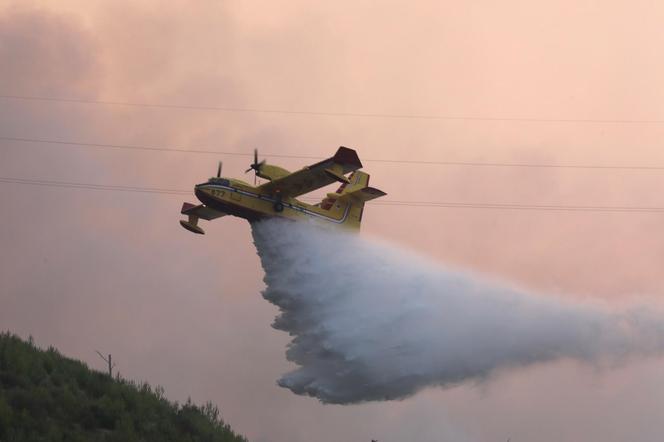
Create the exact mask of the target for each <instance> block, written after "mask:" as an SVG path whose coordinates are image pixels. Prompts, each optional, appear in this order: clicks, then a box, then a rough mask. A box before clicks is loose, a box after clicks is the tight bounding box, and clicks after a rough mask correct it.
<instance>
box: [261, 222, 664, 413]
mask: <svg viewBox="0 0 664 442" xmlns="http://www.w3.org/2000/svg"><path fill="white" fill-rule="evenodd" d="M252 230H253V235H254V242H255V244H256V247H257V250H258V253H259V256H260V258H261V261H262V264H263V268H264V269H265V279H264V280H265V283H266V286H267V287H266V289H265V290H264V292H263V296H264V297H265V299H267V300H268V301H270V302H272V303H274V304H275V305H277V306H278V307H279V308H280V311H281V312H280V315H279V316H277V318H276V319H275V322H274V324H273V326H274V327H275V328H277V329H279V330H283V331H286V332H288V333H289V334H290V335H291V336H293V340H292V341H291V343H290V344H289V348H288V351H287V353H286V356H287V358H288V359H289V360H290V361H292V362H294V363H295V364H297V365H298V368H297V369H296V370H294V371H292V372H290V373H287V374H285V375H284V376H283V377H282V378H281V379H280V380H279V381H278V383H279V385H281V386H282V387H285V388H289V389H290V390H292V391H293V392H294V393H297V394H304V395H310V396H314V397H316V398H318V399H319V400H321V401H322V402H326V403H339V404H348V403H357V402H363V401H376V400H391V399H402V398H405V397H408V396H410V395H412V394H414V393H416V392H417V391H418V390H421V389H422V388H425V387H428V386H449V385H454V384H458V383H460V382H463V381H466V380H472V379H481V378H484V377H486V376H488V375H490V374H491V373H492V372H494V371H495V370H497V369H501V368H508V367H516V366H523V365H527V364H533V363H537V362H545V361H550V360H554V359H558V358H573V359H578V360H583V361H591V362H601V361H604V360H610V361H615V360H622V359H623V358H624V357H625V356H630V355H637V354H653V353H658V352H660V351H661V350H662V349H664V326H663V325H662V324H664V322H662V321H660V320H659V317H658V316H656V315H654V314H648V313H647V312H645V311H630V312H623V313H610V312H608V311H605V310H602V309H599V308H593V307H589V306H582V305H575V304H571V303H565V302H562V301H560V300H556V299H549V298H546V297H543V296H538V295H536V294H529V293H525V292H523V291H519V290H515V289H511V288H508V287H505V286H501V285H499V284H493V283H489V282H487V281H485V280H482V279H481V278H479V277H477V276H474V275H472V274H470V273H464V272H459V271H450V270H446V269H445V268H442V267H441V266H440V265H438V264H436V263H432V262H430V261H428V260H426V259H425V258H422V257H418V256H415V255H414V254H412V253H409V252H405V251H403V250H401V249H399V248H397V247H395V246H388V245H385V244H378V243H374V242H372V241H369V240H366V239H362V237H361V236H360V235H353V234H345V233H340V232H331V231H328V230H323V229H321V228H317V227H313V226H310V225H307V224H304V223H295V222H282V221H277V220H270V221H264V222H260V223H256V224H254V225H253V226H252Z"/></svg>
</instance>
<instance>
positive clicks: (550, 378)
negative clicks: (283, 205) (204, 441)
mask: <svg viewBox="0 0 664 442" xmlns="http://www.w3.org/2000/svg"><path fill="white" fill-rule="evenodd" d="M663 18H664V10H663V9H662V8H661V7H660V6H659V5H656V4H652V3H650V2H611V3H605V4H602V5H600V4H594V3H583V4H581V3H579V2H574V1H568V2H556V3H549V4H543V3H529V4H523V2H507V3H505V2H503V3H501V4H500V5H498V4H493V3H491V2H480V3H473V4H456V3H453V2H422V3H418V4H417V5H407V4H404V3H401V2H387V3H384V4H383V5H382V6H381V7H380V8H377V7H376V4H375V2H362V1H360V2H352V3H349V2H336V3H326V4H311V3H310V2H291V3H289V4H273V3H269V2H253V1H247V2H241V3H238V2H218V1H216V0H215V1H202V2H197V3H196V4H195V5H192V3H191V2H188V1H176V2H169V4H168V5H165V4H163V2H157V1H150V0H142V1H132V2H113V3H108V2H104V1H78V0H63V1H59V2H39V1H35V2H22V1H21V2H7V1H5V2H0V60H1V61H2V62H1V63H0V91H1V92H2V93H3V94H4V95H46V96H54V97H71V98H82V99H98V100H104V101H129V102H144V103H172V104H194V105H201V106H205V105H213V106H225V107H250V108H259V109H268V110H269V109H285V110H305V111H323V112H328V111H330V112H337V111H338V112H351V113H390V114H411V115H417V114H435V115H459V116H463V115H467V116H489V117H490V116H502V117H522V116H525V117H529V116H533V117H541V118H554V119H555V118H563V119H564V118H572V119H584V118H589V119H593V118H599V119H643V120H658V119H662V117H661V115H660V114H661V102H662V94H663V93H664V89H662V85H661V82H660V81H659V80H658V79H659V78H661V77H662V74H663V73H664V65H663V64H662V63H661V57H660V56H659V54H661V51H660V50H659V49H660V47H659V46H660V42H661V41H663V40H662V27H661V22H662V19H663ZM0 116H1V118H0V135H2V136H10V137H25V138H43V139H52V140H65V141H67V140H70V141H79V142H84V143H85V142H92V143H101V144H114V143H115V144H127V145H132V144H133V145H146V146H162V145H163V146H167V147H168V146H172V147H185V148H187V147H191V148H200V149H203V150H216V151H228V152H234V153H246V154H247V155H246V156H238V155H232V156H223V155H203V154H186V153H163V152H162V153H155V152H145V151H143V152H141V151H127V150H124V151H123V150H119V149H102V148H93V147H83V146H66V145H53V144H43V143H22V142H17V141H7V140H2V141H1V142H0V174H1V175H2V176H5V177H19V178H29V179H45V180H59V181H71V182H89V183H98V184H113V185H127V186H145V187H161V188H174V189H183V190H186V189H191V188H192V186H193V184H194V183H198V182H201V181H203V180H205V179H206V178H208V177H209V176H211V175H213V174H214V172H215V170H216V162H217V161H218V160H220V159H221V160H223V161H224V174H227V175H229V176H231V177H237V178H242V177H244V178H247V179H249V180H250V179H251V178H250V177H249V176H244V175H243V171H244V170H245V169H246V168H247V166H248V163H249V161H250V155H251V152H252V150H253V148H258V149H259V152H260V153H261V156H263V157H266V158H267V160H268V161H271V162H276V163H277V164H279V165H282V166H284V167H286V168H289V169H292V170H295V169H298V168H300V167H303V166H305V165H306V161H304V160H298V159H284V160H283V161H281V160H278V161H277V159H276V158H274V157H271V156H270V154H273V153H278V154H293V155H309V156H316V157H321V158H322V157H327V156H329V155H331V154H332V153H333V152H334V151H335V150H336V148H337V147H338V146H339V145H347V146H350V147H354V148H356V149H357V150H358V152H359V155H360V158H361V159H362V161H363V163H364V165H365V170H366V171H367V172H368V173H370V174H371V183H372V185H375V186H376V187H378V188H380V189H382V190H384V191H386V192H387V193H388V197H389V198H392V199H394V200H410V201H451V202H479V203H486V202H489V203H523V204H578V205H593V204H595V205H640V206H658V205H662V204H664V201H663V200H662V194H661V192H660V191H659V189H660V188H661V174H660V173H659V172H658V171H656V170H652V171H645V172H644V171H637V170H622V171H616V170H610V169H607V170H604V169H591V170H585V169H574V168H572V169H529V168H499V167H484V168H469V167H461V166H455V167H452V166H445V167H443V166H434V165H421V166H414V165H407V164H402V163H377V162H372V161H371V159H381V158H382V159H396V160H449V161H485V162H512V163H563V164H596V165H614V164H617V165H661V164H664V154H663V153H662V152H663V151H662V149H661V146H660V140H661V138H662V126H661V125H658V124H630V125H626V124H622V125H621V124H580V123H574V124H572V123H533V122H530V123H529V122H508V121H493V122H492V121H484V122H471V121H442V122H441V121H432V120H421V119H390V120H384V119H378V118H335V117H312V116H307V115H297V116H296V115H291V116H286V115H278V114H270V113H224V112H211V111H202V110H189V111H185V110H173V109H150V108H135V107H129V106H109V105H83V104H72V103H62V102H31V101H21V100H11V99H0ZM388 197H386V198H388ZM183 200H187V201H189V202H195V198H194V197H193V195H192V196H191V197H189V198H187V197H184V198H183V197H180V196H169V195H146V194H139V193H132V192H125V193H120V192H103V191H91V190H77V189H61V188H57V189H56V188H50V187H48V186H27V185H17V184H7V183H2V184H1V185H0V204H2V208H3V209H2V213H3V217H2V227H3V228H2V230H1V231H0V246H1V250H2V251H1V252H0V328H3V329H10V330H13V331H16V332H17V333H20V334H21V335H22V336H26V337H27V336H28V335H29V334H32V335H33V336H34V337H35V339H36V341H37V342H38V343H39V344H40V345H55V346H57V347H58V348H60V349H61V350H62V351H63V352H64V353H66V354H68V355H71V356H73V357H76V358H81V359H83V360H85V361H86V362H87V363H88V364H90V365H91V366H93V367H97V368H102V367H101V366H100V365H99V364H100V363H101V364H102V365H103V361H100V360H98V357H97V356H96V353H95V350H100V351H102V352H104V353H109V352H110V353H113V359H114V360H116V361H117V363H118V369H119V371H120V372H121V373H122V374H123V375H125V376H127V377H129V378H132V379H137V380H148V381H150V382H152V383H153V384H161V385H163V386H164V387H165V389H166V393H167V395H168V396H169V397H171V398H173V399H178V400H186V398H187V397H188V396H191V397H192V399H194V400H198V401H203V400H208V399H209V400H212V401H214V402H216V403H217V404H219V406H220V408H221V411H222V415H223V416H224V418H226V419H227V420H228V422H229V423H230V424H231V425H233V427H234V428H237V429H238V430H239V431H240V432H242V433H244V434H246V435H248V436H249V437H250V439H251V440H256V441H267V440H269V441H304V440H312V439H313V440H324V441H325V440H329V441H336V440H371V439H372V438H373V439H378V440H381V441H391V440H393V441H397V440H420V441H436V440H441V439H445V440H462V441H463V440H468V441H471V440H472V441H477V440H480V441H481V440H495V439H496V438H498V439H503V440H507V439H508V438H509V437H511V438H512V440H521V439H523V440H542V441H548V440H560V439H561V438H562V439H568V440H580V439H592V440H607V441H612V440H615V441H621V440H645V441H649V440H652V441H655V440H659V438H660V434H661V429H662V428H661V424H660V423H661V422H662V421H663V420H662V411H661V410H662V407H661V394H660V392H661V391H662V383H661V362H660V361H659V360H658V359H656V358H648V359H635V360H634V361H632V362H630V363H629V364H618V365H617V368H616V369H612V370H605V367H604V366H602V365H601V364H599V365H595V364H587V363H581V364H579V363H577V362H574V361H571V360H569V359H566V358H563V359H559V360H556V361H553V362H550V363H546V364H535V365H529V366H526V367H519V368H518V369H515V370H505V371H503V370H502V369H499V370H497V371H496V372H495V373H494V374H492V375H491V376H490V377H491V378H492V381H491V382H488V383H487V382H483V381H481V380H479V381H477V380H474V381H470V382H464V383H463V384H461V385H457V386H454V387H451V388H446V389H438V388H432V389H424V390H422V391H420V392H419V393H418V394H416V395H415V396H413V397H410V398H408V399H405V400H403V401H391V402H382V403H365V404H362V405H352V406H337V405H323V404H319V403H318V401H317V400H316V399H315V398H310V397H306V396H300V395H295V394H293V393H292V392H291V391H290V390H288V389H285V388H281V387H279V386H278V385H277V384H276V383H275V380H277V379H279V378H280V377H281V376H282V375H283V374H284V373H288V372H291V371H293V370H297V366H296V365H295V364H293V363H292V362H289V361H288V360H287V359H286V358H285V357H284V352H285V350H286V349H287V346H288V343H289V341H290V338H289V336H288V335H287V334H286V333H283V332H282V331H279V330H275V329H273V328H272V327H271V324H272V322H273V321H274V318H275V316H276V315H277V314H278V313H279V311H278V309H277V308H276V307H275V306H274V305H272V304H270V303H269V302H266V301H265V299H263V298H262V296H261V291H263V290H265V285H264V283H263V282H262V280H263V278H264V277H265V274H264V272H263V269H262V266H261V262H260V259H259V257H258V256H257V254H256V250H255V248H254V245H253V243H252V236H251V231H250V228H249V226H248V225H247V224H246V223H245V222H244V221H243V220H239V219H234V218H231V217H225V218H223V219H222V220H218V221H217V222H214V223H210V224H208V225H206V226H205V229H206V232H207V235H206V236H204V237H194V236H193V235H190V234H189V233H188V232H186V231H184V230H183V229H181V228H180V227H179V225H178V223H177V220H178V216H179V208H180V206H181V203H182V201H183ZM361 235H362V236H366V237H368V238H376V237H377V238H383V239H386V240H389V241H390V242H392V243H394V244H397V245H398V247H403V248H406V249H410V250H414V251H416V252H417V253H418V254H423V255H425V256H427V259H431V260H433V261H436V265H440V266H442V267H445V268H461V269H468V270H471V271H472V272H473V274H478V275H482V277H483V278H484V277H485V276H486V278H488V279H490V280H498V281H503V282H504V285H507V286H512V285H518V286H519V287H522V290H523V291H524V292H527V293H540V294H541V295H542V296H545V297H547V298H551V299H556V300H560V301H561V302H563V301H565V302H566V301H570V302H573V303H577V302H586V301H587V302H590V303H593V302H595V301H596V302H599V303H600V304H601V303H606V304H608V308H609V309H614V310H618V311H621V309H623V307H624V306H626V305H651V304H650V302H651V301H652V302H655V303H656V302H658V297H659V294H660V293H661V289H662V287H664V281H663V280H662V273H661V271H660V263H661V261H662V258H663V257H664V238H663V237H662V235H661V219H660V218H659V215H657V214H641V215H638V214H605V213H589V214H579V213H551V212H538V211H527V212H519V211H511V212H507V211H488V210H474V211H473V210H462V209H441V208H412V207H409V208H404V207H395V206H378V205H368V207H367V210H366V211H365V214H364V220H363V230H362V233H361ZM337 253H340V254H342V253H348V250H345V249H342V250H337ZM646 301H647V302H646ZM622 311H624V310H622Z"/></svg>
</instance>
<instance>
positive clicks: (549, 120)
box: [0, 94, 664, 124]
mask: <svg viewBox="0 0 664 442" xmlns="http://www.w3.org/2000/svg"><path fill="white" fill-rule="evenodd" d="M0 98H2V99H6V100H7V99H9V100H22V101H42V102H61V103H75V104H96V105H107V106H130V107H143V108H162V109H187V110H207V111H221V112H235V113H263V114H281V115H309V116H319V117H350V118H383V119H407V120H449V121H514V122H525V123H590V124H661V123H664V120H659V119H600V118H535V117H484V116H472V115H434V114H396V113H395V114H390V113H376V112H330V111H311V110H288V109H268V108H258V107H227V106H205V105H192V104H173V103H141V102H133V101H119V100H94V99H83V98H67V97H45V96H33V95H14V94H0Z"/></svg>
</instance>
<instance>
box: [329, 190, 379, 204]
mask: <svg viewBox="0 0 664 442" xmlns="http://www.w3.org/2000/svg"><path fill="white" fill-rule="evenodd" d="M385 195H387V194H386V193H385V192H383V191H382V190H378V189H376V188H375V187H362V188H360V189H357V190H353V191H351V192H346V193H343V194H342V195H341V196H340V197H339V201H343V200H345V199H355V200H359V201H363V202H365V201H371V200H373V199H376V198H380V197H381V196H385Z"/></svg>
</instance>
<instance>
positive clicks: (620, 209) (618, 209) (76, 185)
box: [0, 177, 664, 213]
mask: <svg viewBox="0 0 664 442" xmlns="http://www.w3.org/2000/svg"><path fill="white" fill-rule="evenodd" d="M0 183H7V184H21V185H34V186H46V187H60V188H72V189H84V190H102V191H112V192H135V193H153V194H154V193H157V194H167V195H187V196H190V195H191V193H192V192H191V191H190V190H179V189H164V188H158V187H139V186H121V185H106V184H92V183H81V182H68V181H54V180H37V179H27V178H12V177H0ZM303 199H305V200H310V201H313V199H312V198H306V197H305V198H303ZM315 201H318V200H315ZM369 204H371V205H377V206H406V207H440V208H459V209H494V210H536V211H564V212H605V213H664V207H645V206H572V205H542V204H511V203H459V202H445V201H399V200H388V201H372V202H370V203H369Z"/></svg>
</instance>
